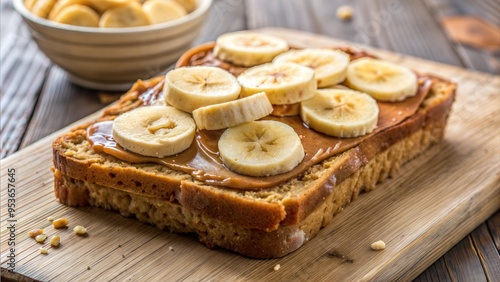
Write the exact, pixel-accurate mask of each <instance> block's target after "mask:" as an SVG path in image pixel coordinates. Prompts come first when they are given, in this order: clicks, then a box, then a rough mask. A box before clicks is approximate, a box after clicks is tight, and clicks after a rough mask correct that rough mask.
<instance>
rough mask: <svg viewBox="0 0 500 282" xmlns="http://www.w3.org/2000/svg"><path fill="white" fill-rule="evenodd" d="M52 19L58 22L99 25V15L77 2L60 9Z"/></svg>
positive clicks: (90, 25)
mask: <svg viewBox="0 0 500 282" xmlns="http://www.w3.org/2000/svg"><path fill="white" fill-rule="evenodd" d="M53 20H54V21H55V22H58V23H63V24H70V25H78V26H89V27H98V26H99V15H98V14H97V13H96V12H95V11H94V10H92V9H91V8H89V7H87V6H83V5H79V4H75V5H71V6H67V7H66V8H64V9H62V10H61V11H60V12H59V13H58V14H57V16H55V17H54V19H53Z"/></svg>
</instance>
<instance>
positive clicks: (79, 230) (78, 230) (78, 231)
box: [73, 225, 87, 235]
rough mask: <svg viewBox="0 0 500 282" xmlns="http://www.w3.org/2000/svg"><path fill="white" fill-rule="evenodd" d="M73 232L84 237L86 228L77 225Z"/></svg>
mask: <svg viewBox="0 0 500 282" xmlns="http://www.w3.org/2000/svg"><path fill="white" fill-rule="evenodd" d="M73 231H74V232H75V234H76V235H86V234H87V228H85V227H83V226H81V225H77V226H75V228H73Z"/></svg>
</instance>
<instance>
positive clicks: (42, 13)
mask: <svg viewBox="0 0 500 282" xmlns="http://www.w3.org/2000/svg"><path fill="white" fill-rule="evenodd" d="M56 1H57V0H35V1H34V2H31V3H30V2H27V6H26V7H28V5H31V9H29V10H30V11H31V12H32V13H33V14H35V15H37V16H39V17H41V18H44V19H46V18H47V16H48V15H49V13H50V11H51V10H52V7H54V4H55V3H56Z"/></svg>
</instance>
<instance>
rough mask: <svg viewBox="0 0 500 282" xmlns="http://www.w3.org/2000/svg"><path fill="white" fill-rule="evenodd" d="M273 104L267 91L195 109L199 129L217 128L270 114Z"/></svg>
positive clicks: (195, 119) (194, 114)
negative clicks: (268, 97)
mask: <svg viewBox="0 0 500 282" xmlns="http://www.w3.org/2000/svg"><path fill="white" fill-rule="evenodd" d="M272 111H273V106H272V105H271V103H270V102H269V99H267V96H266V93H264V92H262V93H259V94H255V95H252V96H250V97H246V98H242V99H238V100H236V101H231V102H226V103H221V104H215V105H211V106H206V107H201V108H198V109H196V110H194V111H193V118H194V121H195V122H196V125H197V126H198V129H207V130H216V129H223V128H228V127H231V126H236V125H238V124H242V123H245V122H249V121H254V120H257V119H260V118H263V117H265V116H267V115H269V114H270V113H271V112H272Z"/></svg>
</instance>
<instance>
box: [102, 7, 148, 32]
mask: <svg viewBox="0 0 500 282" xmlns="http://www.w3.org/2000/svg"><path fill="white" fill-rule="evenodd" d="M149 24H151V19H150V18H149V15H148V14H146V12H144V10H143V9H142V6H141V5H140V4H139V3H137V2H130V3H128V4H126V5H123V6H120V7H117V8H112V9H109V10H106V12H104V13H103V14H102V16H101V20H100V21H99V26H100V27H133V26H143V25H149Z"/></svg>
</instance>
